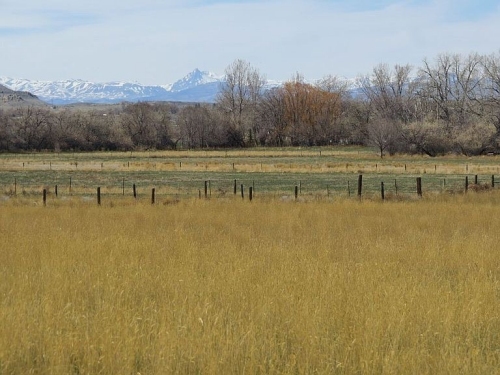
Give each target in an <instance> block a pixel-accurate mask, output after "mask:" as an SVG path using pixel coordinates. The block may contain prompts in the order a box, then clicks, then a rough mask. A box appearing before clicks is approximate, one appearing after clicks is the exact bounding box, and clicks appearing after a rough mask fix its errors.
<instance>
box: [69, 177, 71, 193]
mask: <svg viewBox="0 0 500 375" xmlns="http://www.w3.org/2000/svg"><path fill="white" fill-rule="evenodd" d="M69 192H70V193H71V177H70V178H69Z"/></svg>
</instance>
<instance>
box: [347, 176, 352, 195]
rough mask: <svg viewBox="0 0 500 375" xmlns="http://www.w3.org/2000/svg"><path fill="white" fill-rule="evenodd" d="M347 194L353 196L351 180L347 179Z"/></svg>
mask: <svg viewBox="0 0 500 375" xmlns="http://www.w3.org/2000/svg"><path fill="white" fill-rule="evenodd" d="M347 195H348V196H349V197H351V185H350V184H349V180H347Z"/></svg>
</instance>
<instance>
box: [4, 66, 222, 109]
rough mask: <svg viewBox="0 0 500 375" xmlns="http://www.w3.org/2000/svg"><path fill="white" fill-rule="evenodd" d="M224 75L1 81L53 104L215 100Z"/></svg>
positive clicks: (202, 74)
mask: <svg viewBox="0 0 500 375" xmlns="http://www.w3.org/2000/svg"><path fill="white" fill-rule="evenodd" d="M222 80H223V77H218V76H216V75H215V74H213V73H210V72H206V71H204V72H202V71H200V70H198V69H195V70H194V71H192V72H191V73H189V74H188V75H186V76H185V77H184V78H182V79H180V80H178V81H177V82H175V83H173V84H171V85H163V86H160V85H158V86H148V85H141V84H139V83H131V82H107V83H94V82H89V81H83V80H79V79H77V80H66V81H54V82H52V81H32V80H28V79H15V78H8V77H0V84H3V85H5V86H6V87H8V88H10V89H12V90H16V91H27V92H31V93H33V94H35V95H37V96H38V97H39V98H40V99H41V100H44V101H46V102H48V103H52V104H69V103H79V102H90V103H117V102H122V101H131V102H136V101H153V100H170V101H192V102H213V101H215V98H216V95H217V92H218V89H219V83H220V82H221V81H222Z"/></svg>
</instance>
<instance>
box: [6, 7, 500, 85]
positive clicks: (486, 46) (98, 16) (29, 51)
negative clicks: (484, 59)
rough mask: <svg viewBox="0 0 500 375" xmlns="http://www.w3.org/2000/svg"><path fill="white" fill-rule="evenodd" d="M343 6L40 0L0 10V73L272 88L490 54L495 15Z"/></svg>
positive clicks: (498, 27)
mask: <svg viewBox="0 0 500 375" xmlns="http://www.w3.org/2000/svg"><path fill="white" fill-rule="evenodd" d="M186 4H188V5H186ZM344 4H345V3H343V2H339V1H337V2H326V1H319V0H318V1H306V0H292V1H284V0H273V1H248V2H213V1H212V2H211V4H208V3H207V2H204V1H195V0H193V1H191V2H186V1H160V0H146V1H142V2H138V1H132V0H122V1H120V2H119V3H117V2H115V1H106V0H102V1H97V0H88V1H86V2H68V1H62V0H61V1H58V0H50V1H44V2H43V9H42V5H41V4H40V3H38V2H35V1H34V0H26V1H23V2H19V1H17V0H15V1H11V0H9V1H1V0H0V6H1V7H2V9H3V11H2V14H0V25H2V26H0V43H1V45H2V55H3V57H2V60H3V61H2V62H3V64H2V69H3V71H0V75H7V76H13V77H26V78H31V79H47V80H55V79H67V78H82V79H89V80H94V81H109V80H131V81H139V82H143V83H150V84H153V83H157V84H164V83H169V82H172V81H174V80H176V79H178V78H180V77H181V76H183V75H184V74H186V73H188V72H189V71H191V70H192V69H194V68H195V67H198V68H200V69H206V70H212V71H214V72H216V73H222V72H223V71H224V68H225V67H226V66H227V65H228V64H230V63H231V62H232V61H233V60H234V59H236V58H242V59H245V60H248V61H249V62H250V63H251V64H252V65H254V66H255V67H257V68H259V69H260V71H261V72H262V73H264V74H265V75H267V76H268V77H269V78H272V79H288V78H290V77H291V76H292V75H293V74H294V73H295V72H300V73H302V74H303V75H304V76H305V77H306V78H308V79H315V78H320V77H322V76H324V75H327V74H339V75H344V76H348V77H353V76H355V75H357V74H367V73H369V72H370V71H371V69H372V68H373V67H374V66H375V65H376V64H378V63H382V62H387V63H389V64H396V63H399V64H404V63H412V64H414V65H419V64H420V62H421V61H422V59H423V58H424V57H428V58H433V57H435V56H436V55H437V54H438V53H441V52H458V53H468V52H471V51H477V52H480V53H490V52H495V51H496V49H497V48H498V47H497V46H498V44H497V41H496V36H497V35H499V33H500V12H499V11H498V8H496V11H495V12H490V13H489V14H488V15H486V16H485V15H483V16H482V17H479V18H478V17H475V18H474V19H472V20H467V19H463V18H460V19H456V18H455V19H452V20H450V19H449V17H448V12H449V9H450V7H451V6H452V4H450V3H447V2H446V1H437V0H436V1H426V2H418V3H417V2H412V1H403V0H402V1H392V2H389V1H382V2H379V3H378V4H375V5H374V4H373V3H372V5H371V6H370V7H369V8H366V9H364V10H363V9H353V8H352V6H351V8H349V7H346V6H344ZM351 4H352V3H351ZM14 28H17V29H18V30H17V31H16V30H14Z"/></svg>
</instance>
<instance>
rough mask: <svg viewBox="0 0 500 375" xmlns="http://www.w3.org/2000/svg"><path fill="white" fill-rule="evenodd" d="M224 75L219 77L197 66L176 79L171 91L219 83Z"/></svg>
mask: <svg viewBox="0 0 500 375" xmlns="http://www.w3.org/2000/svg"><path fill="white" fill-rule="evenodd" d="M222 79H223V77H219V76H217V75H215V74H214V73H211V72H208V71H201V70H199V69H198V68H195V69H194V70H193V71H192V72H190V73H188V74H187V75H186V76H185V77H184V78H181V79H180V80H178V81H176V82H175V83H174V84H172V86H171V87H170V91H172V92H179V91H183V90H186V89H190V88H193V87H195V86H199V85H205V84H209V83H214V82H215V83H218V82H220V81H222Z"/></svg>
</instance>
